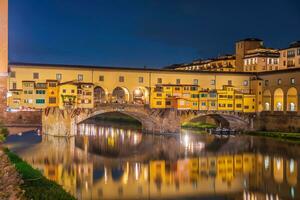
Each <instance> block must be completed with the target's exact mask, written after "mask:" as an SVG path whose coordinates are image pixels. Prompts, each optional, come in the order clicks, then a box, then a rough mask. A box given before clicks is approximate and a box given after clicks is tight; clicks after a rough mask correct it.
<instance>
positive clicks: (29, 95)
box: [21, 81, 35, 108]
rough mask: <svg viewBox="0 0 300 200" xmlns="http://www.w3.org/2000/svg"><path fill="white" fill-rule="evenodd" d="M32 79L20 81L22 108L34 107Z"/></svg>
mask: <svg viewBox="0 0 300 200" xmlns="http://www.w3.org/2000/svg"><path fill="white" fill-rule="evenodd" d="M34 85H35V82H34V81H22V90H23V92H22V95H21V99H22V100H23V102H21V105H22V107H24V108H34V107H35V89H34V87H35V86H34Z"/></svg>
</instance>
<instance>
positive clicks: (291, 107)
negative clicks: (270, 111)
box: [287, 87, 298, 112]
mask: <svg viewBox="0 0 300 200" xmlns="http://www.w3.org/2000/svg"><path fill="white" fill-rule="evenodd" d="M297 105H298V92H297V89H296V88H294V87H291V88H289V89H288V91H287V111H292V112H294V111H297V110H298V108H297Z"/></svg>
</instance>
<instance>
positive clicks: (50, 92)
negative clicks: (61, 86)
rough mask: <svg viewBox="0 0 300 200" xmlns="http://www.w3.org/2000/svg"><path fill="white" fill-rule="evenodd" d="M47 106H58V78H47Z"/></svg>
mask: <svg viewBox="0 0 300 200" xmlns="http://www.w3.org/2000/svg"><path fill="white" fill-rule="evenodd" d="M46 83H47V93H46V94H47V96H46V99H47V107H57V106H58V97H59V96H58V81H57V80H47V81H46Z"/></svg>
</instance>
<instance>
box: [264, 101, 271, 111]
mask: <svg viewBox="0 0 300 200" xmlns="http://www.w3.org/2000/svg"><path fill="white" fill-rule="evenodd" d="M264 110H265V111H270V110H271V108H270V103H268V102H266V103H265V108H264Z"/></svg>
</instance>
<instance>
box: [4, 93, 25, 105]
mask: <svg viewBox="0 0 300 200" xmlns="http://www.w3.org/2000/svg"><path fill="white" fill-rule="evenodd" d="M22 92H23V91H22V90H21V89H19V90H18V89H14V90H10V91H9V92H8V93H7V104H8V105H9V108H10V109H20V108H21V104H22Z"/></svg>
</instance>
